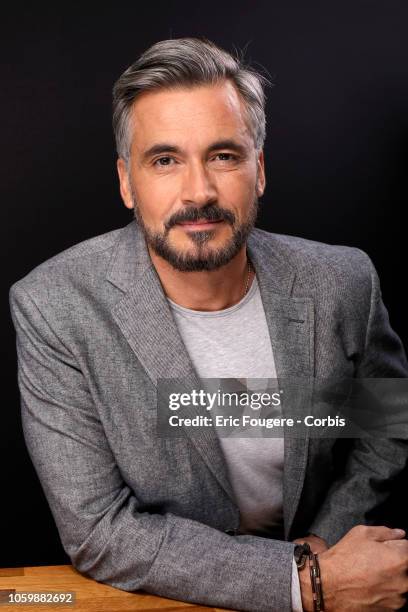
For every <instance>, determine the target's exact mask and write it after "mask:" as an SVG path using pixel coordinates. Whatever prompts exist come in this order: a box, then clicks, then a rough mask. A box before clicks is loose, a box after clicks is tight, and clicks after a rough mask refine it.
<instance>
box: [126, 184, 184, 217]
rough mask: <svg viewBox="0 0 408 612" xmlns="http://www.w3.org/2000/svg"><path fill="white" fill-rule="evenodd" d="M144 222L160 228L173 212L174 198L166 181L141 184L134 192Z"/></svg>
mask: <svg viewBox="0 0 408 612" xmlns="http://www.w3.org/2000/svg"><path fill="white" fill-rule="evenodd" d="M134 192H135V194H136V201H137V203H138V206H139V210H140V213H141V215H142V217H143V220H144V221H145V222H146V223H147V224H150V225H155V226H157V227H158V226H160V225H162V224H163V221H164V220H165V219H166V218H167V217H169V216H170V215H171V213H172V212H173V208H174V207H173V203H174V197H173V196H172V193H171V189H170V188H169V185H167V186H166V184H165V181H150V182H148V183H144V184H139V185H138V186H137V188H136V189H135V190H134Z"/></svg>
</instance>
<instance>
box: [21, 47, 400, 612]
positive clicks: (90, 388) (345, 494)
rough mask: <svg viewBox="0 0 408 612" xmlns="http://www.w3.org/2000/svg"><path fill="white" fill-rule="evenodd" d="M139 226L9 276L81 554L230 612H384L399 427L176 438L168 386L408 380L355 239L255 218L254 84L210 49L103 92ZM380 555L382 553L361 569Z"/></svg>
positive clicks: (188, 52)
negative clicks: (265, 224) (163, 403)
mask: <svg viewBox="0 0 408 612" xmlns="http://www.w3.org/2000/svg"><path fill="white" fill-rule="evenodd" d="M114 130H115V136H116V142H117V149H118V157H119V159H118V163H117V167H118V173H119V180H120V191H121V195H122V198H123V201H124V203H125V205H126V206H127V207H128V208H129V209H134V214H135V219H134V220H133V221H132V222H131V223H129V225H127V226H126V227H125V228H122V229H119V230H115V231H112V232H109V233H107V234H104V235H102V236H97V237H96V238H93V239H90V240H87V241H85V242H82V243H81V244H79V245H76V246H74V247H72V248H71V249H68V250H67V251H65V252H63V253H61V254H59V255H57V256H56V257H53V258H52V259H50V260H49V261H47V262H45V263H44V264H42V265H40V266H38V267H37V268H36V269H34V270H33V271H32V272H31V273H30V274H28V275H27V276H26V277H25V278H24V279H22V280H20V281H18V282H17V283H15V284H14V285H13V287H12V289H11V308H12V314H13V320H14V324H15V327H16V330H17V341H18V357H19V384H20V390H21V401H22V417H23V426H24V433H25V438H26V442H27V445H28V449H29V452H30V454H31V457H32V459H33V462H34V465H35V467H36V469H37V471H38V474H39V477H40V479H41V482H42V485H43V487H44V491H45V494H46V496H47V499H48V501H49V504H50V507H51V509H52V512H53V514H54V517H55V520H56V523H57V526H58V529H59V532H60V535H61V539H62V543H63V546H64V548H65V550H66V551H67V553H68V554H69V555H70V557H71V559H72V563H73V564H74V566H75V567H77V568H78V570H79V571H80V572H83V573H85V574H87V575H89V576H91V577H93V578H94V579H96V580H98V581H101V582H106V583H108V584H111V585H113V586H116V587H118V588H121V589H125V590H129V591H133V590H137V589H144V590H146V591H150V592H152V593H156V594H158V595H162V596H166V597H170V598H175V599H181V600H186V601H191V602H199V603H202V604H207V605H214V606H222V607H227V608H234V609H240V610H251V611H266V610H279V611H281V610H290V609H295V610H300V609H302V605H303V608H304V609H305V610H313V608H314V604H313V597H312V586H311V580H310V577H309V573H308V570H307V569H305V568H304V569H301V568H299V571H298V569H297V567H296V563H295V560H294V549H295V543H294V541H293V540H295V539H296V540H297V542H305V541H307V542H308V543H310V545H311V547H312V549H313V550H314V551H315V552H316V553H319V555H318V558H319V561H320V569H321V575H322V584H323V595H324V599H325V606H326V610H328V611H330V610H359V611H364V610H378V609H382V610H393V609H398V608H400V607H401V606H402V605H403V603H404V598H403V594H404V593H405V592H406V591H407V590H408V579H407V573H406V570H407V568H408V543H407V542H406V540H405V539H404V535H405V534H404V532H403V531H402V530H398V529H396V530H394V529H389V528H387V527H383V526H367V525H370V524H371V525H372V524H373V518H372V517H374V516H375V512H376V511H377V509H378V507H379V506H380V504H381V503H382V502H383V501H384V500H385V498H386V496H387V483H388V481H389V480H390V479H391V478H392V477H394V476H395V475H396V474H397V473H398V472H399V471H400V470H401V469H402V468H403V466H404V464H405V461H406V447H405V445H404V444H403V442H402V441H398V440H394V441H391V440H382V439H377V440H374V441H372V440H371V441H370V440H369V439H365V440H355V441H354V444H353V445H351V448H350V451H349V453H348V455H347V457H346V459H345V464H344V465H343V469H342V470H340V471H338V470H337V471H336V467H335V462H334V455H335V452H336V450H338V446H339V444H340V441H338V443H337V442H336V441H335V440H333V439H307V438H304V437H302V438H288V439H285V440H284V441H283V440H282V439H278V438H276V439H272V438H271V439H266V438H253V439H244V438H242V439H239V438H236V439H235V440H232V441H231V440H230V439H228V438H221V437H219V436H218V435H217V434H216V433H215V432H214V430H213V429H212V428H210V429H209V431H206V432H204V433H203V435H201V436H192V435H190V432H189V429H188V428H187V427H186V428H185V435H184V436H182V437H175V438H166V437H163V436H159V435H158V433H157V430H156V416H157V414H156V406H157V403H156V399H157V398H156V393H157V388H158V384H159V382H160V381H161V380H165V379H167V380H168V379H184V380H190V381H192V383H193V386H194V383H195V382H197V381H198V377H200V378H202V379H203V378H204V379H205V378H214V377H218V378H220V379H223V378H240V379H251V378H255V379H258V378H259V379H269V378H270V379H274V378H278V379H279V378H280V377H302V378H303V377H304V378H305V379H308V378H310V377H321V378H324V377H339V378H341V377H375V376H381V377H390V378H393V377H405V376H407V372H408V364H407V360H406V356H405V353H404V349H403V347H402V345H401V342H400V340H399V338H398V337H397V335H396V334H395V333H394V332H393V330H392V329H391V327H390V325H389V321H388V315H387V312H386V310H385V307H384V305H383V303H382V300H381V294H380V288H379V281H378V277H377V275H376V272H375V270H374V267H373V265H372V263H371V261H370V260H369V258H368V257H367V255H365V254H364V253H363V252H361V251H359V250H358V249H352V248H347V247H339V246H328V245H324V244H320V243H316V242H312V241H308V240H303V239H300V238H294V237H289V236H279V235H275V234H270V233H267V232H265V231H261V230H259V229H255V228H254V223H255V219H256V213H257V200H258V198H259V197H260V196H261V195H262V194H263V192H264V188H265V172H264V158H263V151H262V146H263V140H264V136H265V116H264V94H263V89H262V79H261V77H260V76H259V75H257V74H256V72H254V71H252V70H251V69H249V68H247V67H245V66H244V65H243V64H242V63H240V62H239V61H237V60H236V59H234V58H233V57H232V56H230V55H229V54H228V53H226V52H225V51H223V50H222V49H220V48H218V47H216V46H215V45H214V44H212V43H210V42H208V41H201V40H197V39H180V40H168V41H162V42H160V43H157V44H156V45H153V47H151V48H150V49H148V50H147V51H146V52H145V53H144V54H143V55H142V56H141V57H140V58H139V59H138V60H137V61H136V62H135V63H134V64H133V65H132V66H131V67H130V68H129V69H128V70H127V71H126V72H125V73H124V74H123V75H122V76H121V77H120V78H119V80H118V81H117V83H116V85H115V88H114ZM373 559H376V561H375V563H374V564H373Z"/></svg>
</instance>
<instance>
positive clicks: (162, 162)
mask: <svg viewBox="0 0 408 612" xmlns="http://www.w3.org/2000/svg"><path fill="white" fill-rule="evenodd" d="M171 162H174V159H173V158H172V157H170V155H163V157H159V158H158V159H156V160H155V161H154V162H153V165H154V166H159V167H164V166H171Z"/></svg>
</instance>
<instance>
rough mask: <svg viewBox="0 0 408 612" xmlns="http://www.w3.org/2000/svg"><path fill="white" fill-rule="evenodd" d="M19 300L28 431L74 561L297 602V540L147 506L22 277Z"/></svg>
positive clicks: (138, 580)
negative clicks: (231, 531) (235, 531)
mask: <svg viewBox="0 0 408 612" xmlns="http://www.w3.org/2000/svg"><path fill="white" fill-rule="evenodd" d="M10 303H11V310H12V316H13V322H14V325H15V328H16V331H17V352H18V362H19V370H18V372H19V374H18V376H19V387H20V392H21V410H22V422H23V428H24V436H25V440H26V444H27V447H28V450H29V453H30V456H31V458H32V461H33V463H34V466H35V468H36V470H37V473H38V475H39V478H40V481H41V484H42V486H43V488H44V492H45V495H46V497H47V500H48V503H49V505H50V508H51V511H52V513H53V516H54V519H55V521H56V524H57V527H58V530H59V533H60V537H61V540H62V544H63V546H64V549H65V550H66V552H67V554H68V555H69V556H70V558H71V560H72V563H73V565H74V566H75V567H76V568H77V569H78V570H79V571H80V572H82V573H84V574H87V575H89V576H90V577H92V578H94V579H95V580H98V581H100V582H104V583H107V584H110V585H112V586H114V587H117V588H120V589H123V590H127V591H134V590H138V589H143V590H145V591H148V592H152V593H155V594H157V595H161V596H165V597H169V598H174V599H179V600H185V601H191V602H199V603H202V604H207V605H212V606H220V607H226V608H234V609H240V610H258V611H259V612H262V611H265V612H266V611H267V610H268V611H269V610H271V609H279V610H290V609H291V577H292V564H293V548H294V545H293V544H292V543H289V542H280V541H275V540H269V539H264V538H260V537H256V536H251V535H243V536H235V537H231V536H230V535H227V534H226V533H224V532H222V531H219V530H217V529H214V528H212V527H210V526H208V525H205V524H202V523H200V522H197V521H194V520H190V519H188V518H182V517H180V516H175V515H174V514H170V513H166V514H151V513H148V512H140V511H139V507H140V503H139V501H138V499H137V497H136V496H135V494H134V491H133V490H131V489H130V488H129V487H128V486H127V485H126V483H125V482H124V481H123V479H122V476H121V474H120V471H119V468H118V466H117V464H116V462H115V457H114V454H113V452H112V449H111V447H110V445H109V441H108V439H107V437H106V435H105V432H104V429H103V426H102V424H101V421H100V419H99V418H98V412H97V408H96V406H95V405H94V402H93V400H92V396H91V393H90V391H89V388H88V385H87V384H86V380H85V377H84V376H83V374H82V372H81V370H80V368H79V367H78V362H77V360H76V359H75V358H74V356H73V355H72V353H71V351H70V350H69V349H68V347H67V346H66V345H65V343H64V339H63V338H62V337H59V336H58V335H57V333H56V332H55V331H54V330H53V329H52V328H51V326H50V325H49V324H48V323H47V321H46V319H45V318H44V316H43V315H42V313H41V312H40V310H39V309H38V308H37V306H36V304H35V303H34V302H33V300H32V299H31V298H30V297H29V295H28V294H27V293H26V291H25V290H24V288H23V287H22V286H21V284H20V283H17V284H16V285H14V286H13V287H12V289H11V292H10ZM135 452H137V449H136V448H135ZM209 503H210V502H209Z"/></svg>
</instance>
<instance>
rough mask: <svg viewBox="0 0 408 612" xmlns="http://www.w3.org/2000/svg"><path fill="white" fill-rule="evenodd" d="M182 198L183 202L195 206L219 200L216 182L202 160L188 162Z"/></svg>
mask: <svg viewBox="0 0 408 612" xmlns="http://www.w3.org/2000/svg"><path fill="white" fill-rule="evenodd" d="M181 200H182V202H183V204H190V205H191V204H193V205H195V206H205V205H206V204H209V203H210V202H215V201H216V200H217V191H216V188H215V184H214V182H213V180H212V177H211V175H210V172H209V171H208V169H207V168H206V167H205V165H204V164H203V163H202V162H200V161H196V162H194V163H190V164H186V168H185V170H184V173H183V178H182V187H181Z"/></svg>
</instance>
